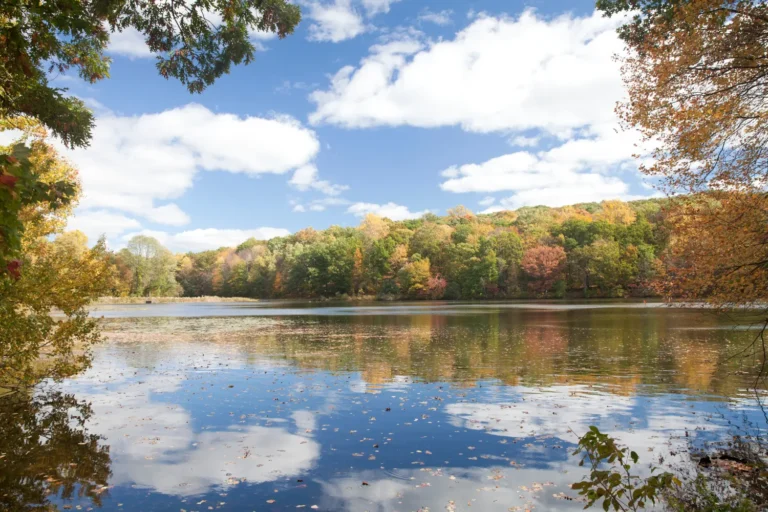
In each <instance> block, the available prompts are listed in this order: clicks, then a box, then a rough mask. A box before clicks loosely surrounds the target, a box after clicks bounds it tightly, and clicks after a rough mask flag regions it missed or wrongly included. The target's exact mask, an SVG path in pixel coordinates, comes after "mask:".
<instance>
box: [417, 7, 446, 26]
mask: <svg viewBox="0 0 768 512" xmlns="http://www.w3.org/2000/svg"><path fill="white" fill-rule="evenodd" d="M451 16H453V11H452V10H451V9H444V10H442V11H438V12H434V11H430V10H429V9H424V11H422V13H421V14H419V21H424V22H427V23H434V24H435V25H450V24H451V23H453V20H452V19H451Z"/></svg>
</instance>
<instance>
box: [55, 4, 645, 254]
mask: <svg viewBox="0 0 768 512" xmlns="http://www.w3.org/2000/svg"><path fill="white" fill-rule="evenodd" d="M300 5H301V6H302V14H303V19H302V22H301V24H300V25H299V27H298V28H297V30H296V31H295V33H294V34H293V35H291V36H288V37H287V38H286V39H283V40H279V39H277V38H276V37H274V36H271V37H270V36H268V35H266V34H259V33H255V34H253V35H252V37H253V41H254V42H255V44H256V45H257V47H258V48H259V51H258V52H257V55H256V59H255V61H254V62H253V63H252V64H250V65H248V66H237V67H234V68H233V69H232V71H231V73H230V74H228V75H224V76H222V77H221V78H220V79H219V80H218V81H217V82H216V83H215V84H214V85H213V86H211V87H209V88H208V89H207V90H205V91H204V92H203V93H202V94H195V95H192V94H190V93H189V92H188V91H187V90H186V88H185V87H184V86H183V85H182V84H180V83H179V82H177V81H175V80H173V79H171V80H166V79H164V78H162V77H161V76H160V75H159V74H158V73H157V70H156V68H155V61H154V57H153V55H152V54H151V53H149V51H148V49H147V47H146V45H145V44H144V42H143V40H142V38H141V36H140V35H139V34H138V33H135V32H130V31H128V32H123V33H119V34H114V35H113V38H112V41H111V43H110V48H109V54H110V56H111V57H112V58H113V63H112V69H111V78H110V79H107V80H104V81H101V82H98V83H96V84H93V85H91V84H86V83H84V82H81V81H79V79H77V78H74V77H71V76H59V77H56V78H55V79H54V80H53V84H54V85H56V86H58V87H66V88H68V89H69V94H72V95H75V96H78V97H80V98H82V99H84V100H85V101H86V103H87V104H88V105H89V106H91V107H92V108H93V109H94V111H95V113H96V127H95V129H94V132H93V140H92V142H91V144H90V146H89V147H88V148H85V149H77V150H64V149H63V148H62V151H63V152H64V153H65V155H66V157H67V158H68V159H70V160H71V161H72V162H73V163H74V165H75V166H76V167H77V168H78V169H79V171H80V175H81V180H82V184H83V197H82V199H81V202H80V204H79V206H78V207H77V209H76V212H75V216H74V217H73V218H72V220H70V222H69V225H68V228H69V229H80V230H82V231H84V232H85V233H86V234H87V235H88V236H89V239H90V240H91V241H95V240H96V239H97V238H98V237H99V236H100V235H102V234H104V235H106V237H107V239H108V242H109V245H110V247H112V248H115V249H117V248H120V247H122V246H124V245H125V244H126V242H127V240H129V239H130V238H131V237H132V236H134V235H136V234H137V233H145V234H150V235H152V236H155V237H156V238H158V239H159V240H160V241H161V242H162V243H164V244H165V245H166V246H167V247H169V248H170V249H172V250H174V251H177V252H181V251H189V250H192V251H199V250H206V249H213V248H218V247H221V246H232V245H237V244H239V243H240V242H242V241H244V240H245V239H247V238H249V237H252V236H253V237H256V238H259V239H266V238H271V237H273V236H282V235H287V234H289V233H292V232H296V231H298V230H300V229H303V228H305V227H313V228H315V229H325V228H327V227H329V226H331V225H342V226H354V225H357V224H359V222H360V221H361V219H362V217H363V216H364V215H365V214H366V213H369V212H372V213H376V214H379V215H381V216H385V217H389V218H391V219H393V220H403V219H408V218H417V217H419V216H421V215H423V214H424V213H425V212H433V213H436V214H438V215H439V214H444V213H445V212H446V210H447V209H449V208H451V207H453V206H456V205H459V204H463V205H465V206H466V207H468V208H470V209H471V210H473V211H475V212H493V211H498V210H502V209H514V208H517V207H520V206H527V205H539V204H542V205H549V206H561V205H565V204H573V203H577V202H585V201H600V200H603V199H622V200H629V199H636V198H641V197H647V196H650V195H651V194H652V193H653V191H652V190H651V189H650V187H649V185H648V184H647V183H645V182H644V181H643V178H642V177H641V176H640V175H639V174H638V172H637V164H636V162H635V160H634V159H633V153H636V152H637V146H636V145H637V143H638V141H639V138H638V136H637V134H636V133H634V132H631V131H627V130H623V129H622V128H621V127H620V125H619V122H618V119H617V117H616V115H615V113H614V108H615V104H616V102H617V101H618V100H621V99H622V98H623V97H624V94H625V92H624V89H623V86H622V82H621V77H620V73H619V64H618V63H617V62H616V60H615V59H614V56H615V55H616V54H617V53H620V52H621V51H622V44H621V43H620V41H619V40H618V38H617V36H616V33H615V28H616V25H617V23H618V21H617V20H613V19H606V18H604V17H602V16H601V15H600V14H599V13H596V12H595V11H594V2H593V1H583V0H574V1H569V2H563V1H553V0H547V1H545V0H532V1H528V2H518V1H514V0H512V1H510V0H506V1H499V0H487V1H485V0H482V1H476V2H459V1H445V0H443V1H429V0H317V1H313V0H300Z"/></svg>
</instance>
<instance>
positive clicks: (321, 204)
mask: <svg viewBox="0 0 768 512" xmlns="http://www.w3.org/2000/svg"><path fill="white" fill-rule="evenodd" d="M345 204H349V201H348V200H346V199H343V198H341V197H324V198H322V199H315V200H313V201H310V202H308V203H307V204H301V203H299V202H297V201H291V205H293V211H294V212H297V213H304V212H307V211H310V212H324V211H325V210H327V209H328V207H329V206H342V205H345Z"/></svg>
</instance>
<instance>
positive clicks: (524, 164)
mask: <svg viewBox="0 0 768 512" xmlns="http://www.w3.org/2000/svg"><path fill="white" fill-rule="evenodd" d="M634 140H635V138H634V134H632V133H628V132H615V131H613V130H602V131H598V132H597V133H595V134H594V136H593V137H590V138H580V139H572V140H570V141H568V142H565V143H564V144H562V145H560V146H556V147H554V148H552V149H550V150H548V151H540V152H538V153H533V152H530V151H518V152H514V153H510V154H507V155H503V156H500V157H496V158H492V159H490V160H487V161H486V162H483V163H480V164H465V165H461V166H452V167H449V168H448V169H445V170H444V171H442V173H441V174H442V176H443V177H445V178H447V179H446V180H445V181H444V182H443V183H441V185H440V188H442V189H443V190H445V191H448V192H456V193H461V192H502V191H512V192H514V193H515V194H514V195H513V196H511V197H508V198H506V199H503V200H502V201H501V205H497V206H494V207H491V208H489V209H488V210H486V211H485V212H484V213H489V212H492V211H499V210H502V209H509V208H517V207H520V206H530V205H539V204H543V205H547V206H562V205H566V204H572V203H574V202H588V201H600V200H603V199H623V200H628V199H634V198H636V196H634V195H632V194H630V191H629V185H628V184H627V183H625V182H624V181H623V180H622V179H620V178H619V177H617V176H609V175H608V173H609V172H615V171H622V170H624V171H632V170H634V169H635V168H636V167H635V166H636V164H635V162H634V161H633V158H632V153H633V149H635V144H634Z"/></svg>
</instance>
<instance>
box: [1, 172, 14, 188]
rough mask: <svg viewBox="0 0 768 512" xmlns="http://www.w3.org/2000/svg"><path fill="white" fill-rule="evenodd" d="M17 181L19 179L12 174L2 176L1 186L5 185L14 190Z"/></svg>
mask: <svg viewBox="0 0 768 512" xmlns="http://www.w3.org/2000/svg"><path fill="white" fill-rule="evenodd" d="M17 181H19V178H17V177H16V176H13V175H11V174H0V185H5V186H6V187H8V188H10V189H11V190H13V189H14V187H16V182H17Z"/></svg>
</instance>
